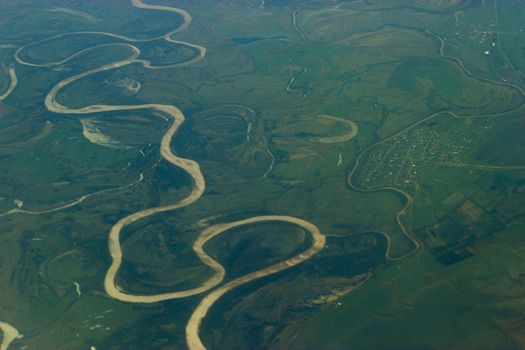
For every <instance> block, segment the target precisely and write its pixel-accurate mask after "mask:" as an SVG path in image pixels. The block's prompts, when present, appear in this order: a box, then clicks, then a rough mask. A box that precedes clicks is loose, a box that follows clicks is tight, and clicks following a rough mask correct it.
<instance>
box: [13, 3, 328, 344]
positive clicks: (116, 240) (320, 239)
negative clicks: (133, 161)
mask: <svg viewBox="0 0 525 350" xmlns="http://www.w3.org/2000/svg"><path fill="white" fill-rule="evenodd" d="M131 3H132V5H133V6H135V7H137V8H141V9H145V10H161V11H170V12H175V13H177V14H179V15H181V16H182V18H183V20H184V22H183V24H182V25H180V26H179V27H178V28H176V29H174V30H172V31H170V32H168V33H167V34H164V35H162V36H160V37H157V38H153V39H134V38H129V37H127V36H123V35H118V34H112V33H105V32H76V33H66V34H60V35H56V36H53V37H50V38H47V39H44V40H40V41H38V42H33V43H31V44H29V45H26V46H23V47H21V48H19V49H18V50H17V52H16V53H15V59H16V61H17V62H18V63H19V64H22V65H27V66H32V67H53V66H57V65H61V64H64V63H67V62H68V61H70V60H72V59H73V58H75V57H78V56H80V55H81V54H82V53H85V52H87V51H89V50H93V49H96V48H97V47H101V46H107V45H120V46H122V47H125V48H127V49H130V50H131V54H130V56H129V57H127V58H126V59H124V60H120V61H115V62H110V63H107V64H104V65H102V66H100V67H98V68H95V69H91V70H88V71H85V72H83V73H80V74H77V75H74V76H71V77H69V78H66V79H64V80H62V81H60V82H59V83H57V84H56V85H55V86H54V87H53V88H52V89H51V90H50V91H49V93H48V94H47V96H46V98H45V106H46V108H47V109H48V110H49V111H51V112H54V113H58V114H70V115H71V114H77V115H84V114H92V113H102V112H111V111H129V110H150V111H152V112H153V113H154V114H161V115H164V116H167V117H169V118H171V120H172V123H171V125H170V127H169V128H168V130H167V131H166V132H165V134H164V135H163V136H162V139H161V145H160V154H161V156H162V158H164V159H165V160H167V161H168V162H169V163H171V164H172V165H174V166H176V167H178V168H180V169H182V170H184V171H185V172H186V173H188V175H189V176H190V177H191V178H192V189H191V192H190V194H189V195H188V196H187V197H185V198H183V199H181V200H180V201H178V202H176V203H173V204H169V205H164V206H159V207H154V208H148V209H145V210H141V211H138V212H135V213H133V214H131V215H128V216H126V217H124V218H122V219H120V220H119V221H118V222H117V223H116V224H115V225H114V226H113V227H112V228H111V231H110V233H109V238H108V248H109V252H110V255H111V259H112V261H111V265H110V267H109V269H108V270H107V272H106V276H105V279H104V287H105V290H106V292H107V293H108V294H109V295H110V296H111V297H113V298H115V299H118V300H120V301H124V302H130V303H155V302H159V301H164V300H170V299H176V298H184V297H188V296H191V295H195V294H199V293H203V292H205V291H207V290H209V289H211V288H213V287H214V286H216V285H218V284H219V283H221V282H222V281H223V279H224V275H225V269H224V267H223V266H222V265H221V264H220V263H219V262H217V261H216V260H215V259H213V258H212V257H211V256H209V255H208V254H207V253H206V251H205V249H204V246H205V244H206V242H208V241H209V240H210V239H212V238H214V237H216V236H218V235H220V234H223V233H225V232H226V231H228V230H229V229H232V228H235V227H240V226H244V225H252V224H257V223H262V222H273V221H281V222H288V223H291V224H295V225H297V226H299V227H301V228H303V229H305V230H306V231H307V232H309V233H310V235H311V236H312V244H311V246H310V247H309V248H308V249H306V250H305V251H303V252H302V253H300V254H298V255H296V256H294V257H292V258H290V259H287V260H285V261H283V262H280V263H278V264H275V265H272V266H269V267H266V268H264V269H261V270H258V271H255V272H252V273H249V274H247V275H245V276H242V277H240V278H237V279H235V280H233V281H230V282H228V283H226V284H224V285H223V286H221V287H220V288H218V289H215V290H214V291H212V292H211V293H209V294H208V295H207V296H205V297H204V298H203V299H202V301H201V302H200V303H199V305H198V306H197V308H196V309H195V311H194V312H193V314H192V315H191V318H190V320H189V322H188V324H187V327H186V341H187V345H188V348H189V349H190V350H197V349H199V350H202V349H205V347H204V345H203V344H202V341H201V339H200V337H199V328H200V324H201V321H202V320H203V319H204V317H206V314H207V312H208V310H209V309H210V308H211V307H212V306H213V304H214V303H215V302H216V301H217V300H218V299H219V298H220V297H221V296H223V295H224V294H225V293H227V292H228V291H230V290H232V289H233V288H236V287H238V286H240V285H243V284H245V283H248V282H250V281H253V280H256V279H259V278H262V277H265V276H268V275H271V274H274V273H277V272H280V271H283V270H285V269H288V268H290V267H292V266H295V265H297V264H300V263H302V262H304V261H306V260H308V259H310V258H311V257H312V256H314V255H315V254H316V253H317V252H319V251H320V250H321V249H323V247H324V246H325V236H324V235H323V234H322V233H321V232H320V230H319V229H318V228H317V227H316V226H315V225H313V224H311V223H309V222H307V221H304V220H302V219H299V218H295V217H291V216H280V215H271V216H255V217H251V218H248V219H244V220H239V221H235V222H229V223H220V224H215V225H212V226H209V227H208V228H206V229H205V230H203V231H202V232H201V233H200V234H199V236H198V238H197V239H196V241H195V242H194V244H193V250H194V252H195V254H196V255H197V256H198V258H199V259H200V260H201V261H202V262H203V263H204V264H206V265H207V266H209V267H210V268H211V269H212V270H213V271H214V274H213V276H212V277H211V278H209V279H208V280H207V281H204V282H203V283H202V284H201V285H200V286H198V287H196V288H192V289H187V290H182V291H174V292H168V293H161V294H154V295H138V294H132V293H129V292H126V291H124V290H123V289H122V288H121V287H120V286H118V284H117V281H116V278H117V275H118V272H119V269H120V267H121V264H122V259H123V251H122V247H121V243H120V234H121V232H122V230H123V229H124V228H125V227H126V226H128V225H130V224H131V223H133V222H136V221H139V220H141V219H144V218H146V217H150V216H153V215H156V214H158V213H163V212H169V211H174V210H176V209H180V208H184V207H187V206H189V205H191V204H193V203H195V202H196V201H197V200H198V199H199V198H200V197H201V196H202V195H203V193H204V191H205V189H206V182H205V179H204V177H203V175H202V172H201V170H200V166H199V164H198V163H197V162H195V161H193V160H190V159H185V158H181V157H178V156H177V155H175V154H174V153H173V152H172V151H171V140H172V139H173V137H174V135H175V134H176V132H177V130H178V129H179V127H180V126H181V124H182V123H183V122H184V120H185V117H184V114H183V113H182V111H181V110H180V109H178V108H177V107H176V106H173V105H164V104H140V105H99V104H94V105H88V106H85V107H81V108H70V107H67V106H64V105H62V104H60V103H59V102H57V99H56V96H57V94H58V93H59V92H60V90H61V89H63V88H64V87H66V86H68V85H70V84H72V83H74V82H76V81H78V80H80V79H83V78H85V77H87V76H91V75H94V74H97V73H100V72H104V71H109V70H113V69H117V68H121V67H124V66H128V65H131V64H141V65H142V66H143V67H144V68H147V69H165V68H175V67H181V66H186V65H190V64H195V63H197V62H199V61H200V60H202V59H204V57H205V56H206V49H205V48H204V47H202V46H200V45H195V44H190V43H187V42H183V41H178V40H174V39H172V35H173V34H175V33H178V32H181V31H184V30H185V29H187V28H188V27H189V25H190V23H191V20H192V17H191V15H190V14H189V13H188V12H186V11H184V10H181V9H178V8H174V7H170V6H161V5H149V4H146V3H143V2H142V1H141V0H132V1H131ZM78 35H103V36H109V37H113V38H115V39H119V40H123V41H127V42H128V43H114V44H103V45H97V46H94V47H90V48H87V49H83V50H81V51H78V52H76V53H74V54H72V55H71V56H69V57H67V58H65V59H63V60H60V61H55V62H48V63H38V62H29V61H27V60H24V59H23V58H22V53H23V51H24V50H25V49H27V48H28V47H30V46H34V45H37V44H42V43H45V42H47V41H51V40H53V39H59V38H61V37H66V36H78ZM153 40H165V41H168V42H171V43H174V44H177V45H184V46H187V47H191V48H193V49H195V50H198V54H197V55H196V56H194V57H193V58H191V59H189V60H187V61H185V62H182V63H177V64H172V65H163V66H155V65H153V64H152V63H151V62H150V61H147V60H143V59H140V58H139V57H140V54H141V52H140V50H139V48H137V47H136V46H134V45H132V44H130V43H133V42H145V41H153ZM84 199H85V197H81V198H80V199H79V200H77V201H74V202H72V203H70V204H67V205H66V206H62V207H60V208H56V210H59V209H63V208H65V207H69V206H72V205H75V204H78V203H80V202H81V201H83V200H84ZM14 212H15V211H13V213H14ZM16 212H21V211H20V210H18V211H16Z"/></svg>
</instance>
